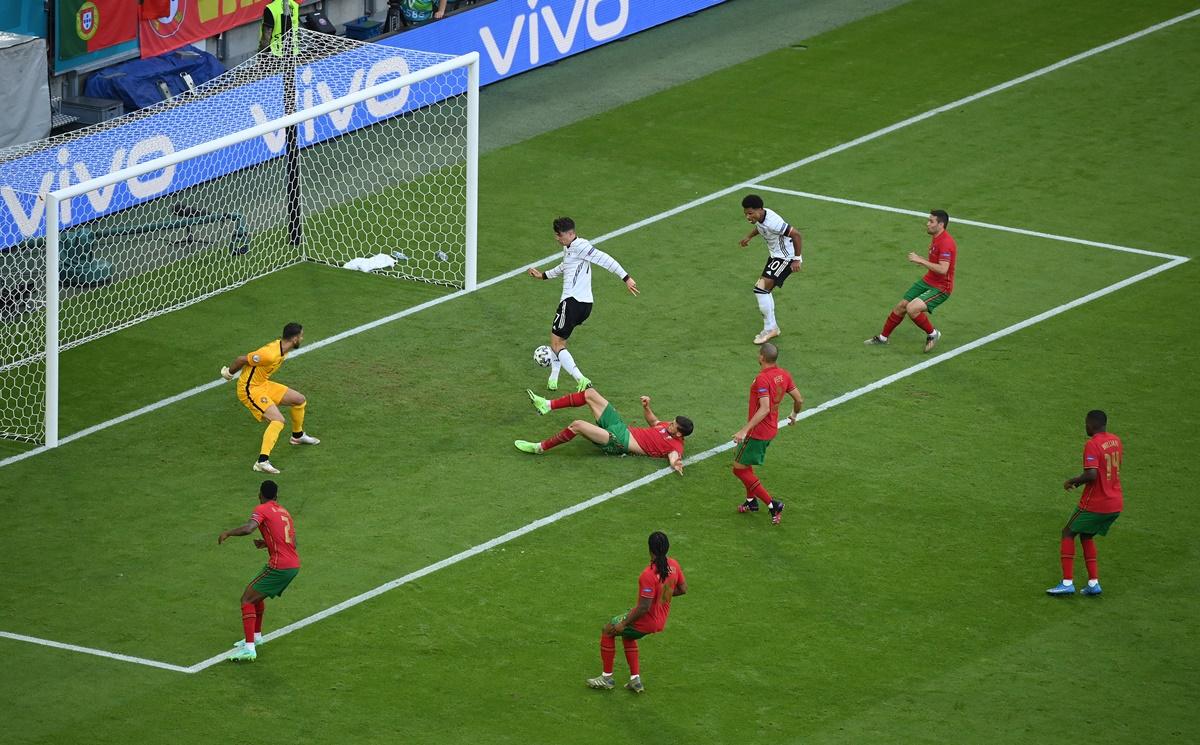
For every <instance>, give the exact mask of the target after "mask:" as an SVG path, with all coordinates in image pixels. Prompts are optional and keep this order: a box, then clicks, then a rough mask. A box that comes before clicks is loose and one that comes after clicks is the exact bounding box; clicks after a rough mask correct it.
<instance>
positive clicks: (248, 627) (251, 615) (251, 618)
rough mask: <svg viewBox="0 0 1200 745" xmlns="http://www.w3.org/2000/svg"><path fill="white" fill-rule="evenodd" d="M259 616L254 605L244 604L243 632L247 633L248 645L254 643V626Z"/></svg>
mask: <svg viewBox="0 0 1200 745" xmlns="http://www.w3.org/2000/svg"><path fill="white" fill-rule="evenodd" d="M257 617H258V614H257V613H255V612H254V604H253V603H242V631H244V632H245V633H246V643H247V644H253V643H254V624H255V623H256V620H255V619H256V618H257Z"/></svg>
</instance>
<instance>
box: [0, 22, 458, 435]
mask: <svg viewBox="0 0 1200 745" xmlns="http://www.w3.org/2000/svg"><path fill="white" fill-rule="evenodd" d="M285 36H288V37H289V38H285V40H284V44H283V48H282V50H281V51H282V53H281V54H277V53H273V52H272V51H271V50H270V49H267V50H264V51H263V52H260V53H258V54H257V55H256V56H254V57H252V58H251V59H249V60H247V61H246V62H245V63H243V64H241V65H239V66H237V67H235V68H233V69H231V70H229V71H228V72H227V73H225V74H223V75H221V76H220V77H218V78H215V79H213V80H211V81H209V82H208V83H206V84H204V85H201V86H198V87H197V88H195V89H193V90H191V91H190V92H188V93H185V94H182V95H179V96H175V97H173V98H170V99H168V100H166V101H163V102H162V103H160V104H157V105H155V106H152V107H149V108H146V109H143V110H140V111H137V112H135V113H133V114H130V115H128V116H125V117H122V118H120V119H117V120H113V121H109V122H105V123H103V124H100V125H96V126H94V127H90V128H88V129H85V130H82V131H80V132H76V133H72V134H70V135H65V136H62V137H58V138H52V139H49V140H44V141H41V142H36V143H32V144H29V145H24V146H20V147H17V148H10V149H8V150H2V151H0V437H6V438H17V439H23V440H29V441H34V442H37V441H44V442H46V444H48V445H54V444H57V439H58V432H57V415H58V411H57V385H58V353H59V352H60V351H61V350H66V349H69V348H71V347H74V346H77V345H80V344H84V343H86V342H88V341H92V340H94V339H97V338H99V337H101V336H104V335H106V334H110V333H113V332H114V331H118V330H120V329H122V328H126V327H128V326H131V325H133V324H136V323H139V322H141V321H144V320H146V319H149V318H152V317H154V316H157V315H160V314H163V313H168V312H171V311H173V310H177V309H179V308H183V307H185V306H188V305H190V304H192V303H196V302H198V301H201V300H203V299H205V298H208V297H211V296H213V295H215V294H217V293H221V292H224V291H226V290H229V289H232V288H235V287H238V286H239V285H242V284H244V283H246V282H248V281H250V280H253V279H255V278H257V277H261V276H263V275H265V274H268V273H271V272H274V271H277V270H280V269H283V268H285V267H288V266H291V265H293V264H297V263H299V262H302V261H310V262H318V263H321V264H328V265H330V266H338V267H340V266H344V265H345V264H347V263H350V262H353V261H354V260H356V259H358V260H363V259H366V260H372V259H373V261H368V262H367V266H370V267H374V268H373V269H372V271H374V272H376V273H379V274H385V275H389V276H393V277H396V278H400V279H406V280H412V281H418V282H424V283H431V284H437V285H444V286H446V287H448V288H463V287H467V288H470V287H473V286H474V283H475V276H474V275H475V266H474V264H475V245H474V243H475V226H474V221H475V167H476V160H477V152H478V148H477V132H478V130H477V126H478V125H477V111H478V108H477V92H478V76H477V71H476V67H475V66H476V65H477V59H478V58H477V56H476V55H474V54H472V55H466V56H464V57H450V56H448V55H440V54H432V53H427V52H420V51H415V50H408V49H398V48H393V47H387V46H382V45H376V44H367V43H363V42H357V41H353V40H349V39H345V38H340V37H335V36H331V35H326V34H320V33H316V32H311V31H307V30H303V29H297V30H296V31H294V32H293V33H292V34H291V35H285ZM356 263H361V262H356Z"/></svg>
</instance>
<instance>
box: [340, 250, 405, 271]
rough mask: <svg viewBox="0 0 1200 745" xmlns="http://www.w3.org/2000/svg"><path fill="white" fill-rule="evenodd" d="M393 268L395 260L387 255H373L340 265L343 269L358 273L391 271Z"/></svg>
mask: <svg viewBox="0 0 1200 745" xmlns="http://www.w3.org/2000/svg"><path fill="white" fill-rule="evenodd" d="M394 266H396V260H395V259H393V258H392V257H391V256H388V255H387V254H375V255H374V256H372V257H370V258H365V257H364V258H358V259H350V260H349V261H347V262H346V263H345V264H342V268H343V269H354V270H357V271H360V272H373V271H375V270H376V269H391V268H392V267H394Z"/></svg>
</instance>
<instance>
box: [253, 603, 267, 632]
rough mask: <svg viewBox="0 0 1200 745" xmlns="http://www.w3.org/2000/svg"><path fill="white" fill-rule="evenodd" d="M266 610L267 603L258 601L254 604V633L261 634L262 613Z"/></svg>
mask: <svg viewBox="0 0 1200 745" xmlns="http://www.w3.org/2000/svg"><path fill="white" fill-rule="evenodd" d="M266 610H267V601H265V600H260V601H258V602H257V603H255V604H254V633H256V634H261V633H262V618H263V613H264V612H265V611H266Z"/></svg>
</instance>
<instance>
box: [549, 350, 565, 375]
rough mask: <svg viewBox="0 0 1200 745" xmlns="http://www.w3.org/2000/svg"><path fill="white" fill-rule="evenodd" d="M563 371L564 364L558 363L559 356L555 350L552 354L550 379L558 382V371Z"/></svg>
mask: <svg viewBox="0 0 1200 745" xmlns="http://www.w3.org/2000/svg"><path fill="white" fill-rule="evenodd" d="M561 369H562V363H561V362H559V361H558V355H557V354H555V353H554V351H553V350H551V352H550V379H551V380H558V371H559V370H561Z"/></svg>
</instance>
